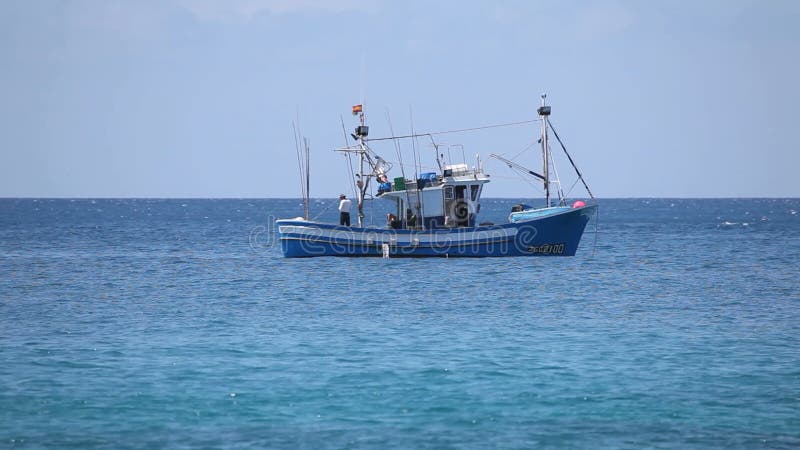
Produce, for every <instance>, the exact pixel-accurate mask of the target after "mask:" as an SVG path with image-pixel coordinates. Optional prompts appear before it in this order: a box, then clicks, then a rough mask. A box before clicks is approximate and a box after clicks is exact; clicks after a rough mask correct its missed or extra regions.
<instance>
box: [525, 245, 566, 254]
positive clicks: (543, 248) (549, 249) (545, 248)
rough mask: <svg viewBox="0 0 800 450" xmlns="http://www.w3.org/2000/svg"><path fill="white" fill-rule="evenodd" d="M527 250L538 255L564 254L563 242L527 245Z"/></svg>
mask: <svg viewBox="0 0 800 450" xmlns="http://www.w3.org/2000/svg"><path fill="white" fill-rule="evenodd" d="M528 251H529V252H531V253H535V254H540V255H562V254H564V244H563V243H562V244H542V245H532V246H530V247H528Z"/></svg>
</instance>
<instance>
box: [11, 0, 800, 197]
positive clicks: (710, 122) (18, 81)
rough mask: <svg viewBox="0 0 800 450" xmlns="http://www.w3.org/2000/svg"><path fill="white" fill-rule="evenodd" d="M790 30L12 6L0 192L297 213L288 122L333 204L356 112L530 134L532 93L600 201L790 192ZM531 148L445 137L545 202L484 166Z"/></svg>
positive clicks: (501, 135)
mask: <svg viewBox="0 0 800 450" xmlns="http://www.w3.org/2000/svg"><path fill="white" fill-rule="evenodd" d="M798 24H800V2H797V1H793V0H787V1H780V0H767V1H744V0H742V1H737V0H724V1H711V0H699V1H694V2H689V1H678V0H676V1H622V0H620V1H563V2H554V1H539V0H523V1H514V0H509V1H485V2H475V1H437V2H421V1H403V2H397V1H388V0H361V1H354V0H329V1H325V0H226V1H222V0H220V1H216V0H129V1H123V0H40V1H30V0H4V1H2V2H0V64H1V65H2V68H1V69H0V99H2V101H0V197H299V196H300V183H299V175H298V167H297V160H296V153H295V141H294V138H293V132H292V123H293V122H297V123H299V129H300V132H301V133H302V135H303V136H305V137H306V138H307V139H308V140H309V142H310V147H311V175H312V176H311V192H310V193H311V196H312V197H334V196H336V195H338V194H339V193H340V192H350V191H349V190H348V187H349V186H351V177H350V174H349V172H348V169H347V165H346V161H345V159H344V157H343V156H342V155H341V154H339V153H336V152H334V149H335V148H336V147H339V146H341V145H343V144H344V137H343V133H342V122H341V121H342V118H343V120H344V123H345V126H346V127H347V128H348V129H350V128H352V127H353V126H355V121H354V119H353V117H352V115H350V109H351V107H352V105H354V104H357V103H362V102H364V104H365V109H366V112H367V120H368V122H369V125H370V127H371V130H370V134H371V135H372V136H373V137H378V136H387V135H390V134H391V131H390V128H389V122H390V121H391V124H392V126H393V129H394V133H395V134H407V133H409V132H410V131H411V130H412V129H414V130H415V131H417V132H421V131H438V130H450V129H459V128H469V127H476V126H481V125H486V124H497V123H507V122H515V121H523V120H530V119H535V118H536V108H537V107H538V105H539V101H540V100H539V97H540V94H541V93H544V92H546V93H547V95H548V97H547V99H548V103H549V104H551V105H552V108H553V115H552V116H551V120H552V123H553V125H554V126H555V127H556V130H557V131H558V133H559V135H560V136H561V137H562V139H563V140H564V143H565V144H566V145H567V148H568V150H569V151H570V153H571V154H572V156H573V157H574V158H575V160H576V162H577V163H578V166H579V168H580V169H581V171H582V172H583V174H584V176H585V178H586V181H587V182H588V183H589V186H590V187H591V188H592V190H593V192H594V193H595V195H596V196H598V197H607V198H608V197H798V196H800V177H798V175H797V171H798V167H800V137H799V136H800V133H798V128H799V127H798V124H797V119H798V117H800V114H798V111H800V81H798V80H800V57H799V56H800V26H798ZM538 134H539V129H538V126H537V125H536V124H532V125H528V126H516V127H509V128H500V129H492V130H486V131H476V132H471V133H463V134H449V135H442V136H440V137H439V138H438V143H440V144H447V145H452V146H453V147H451V149H452V151H451V155H452V156H453V159H455V160H460V159H461V157H460V155H461V153H462V151H461V148H462V147H460V146H463V149H464V151H463V154H464V155H465V158H466V162H467V163H468V164H469V165H471V166H472V165H475V164H476V155H478V154H479V155H480V156H481V158H482V160H483V161H484V164H485V170H486V171H487V172H489V173H490V174H491V175H492V183H490V184H489V185H487V187H486V189H485V190H484V196H487V197H527V196H531V197H536V196H540V195H541V187H540V186H538V185H532V183H530V182H529V180H526V179H523V178H522V177H520V176H518V175H517V174H515V173H514V172H513V171H511V170H509V169H508V167H507V166H505V165H503V164H501V163H499V162H497V161H494V160H488V155H489V154H490V153H499V154H504V155H506V156H509V157H512V156H513V157H514V158H515V160H516V161H518V162H519V163H520V164H523V165H526V166H529V167H531V168H534V169H538V167H539V166H540V165H541V157H540V155H539V154H538V153H536V151H535V150H536V149H535V148H534V149H530V148H528V147H530V144H532V143H535V141H536V139H537V137H538ZM415 144H416V146H415V147H416V150H417V151H418V153H419V161H420V166H421V168H420V170H421V171H426V170H425V168H426V167H430V166H432V165H434V164H435V163H434V150H433V149H432V147H431V145H430V141H429V140H428V141H424V140H419V141H418V142H416V143H415ZM456 145H460V146H456ZM443 148H444V147H443ZM526 148H528V150H525V149H526ZM374 150H375V151H376V152H377V153H378V154H380V155H381V156H382V157H384V158H385V159H387V160H390V161H394V162H395V165H394V169H392V172H390V176H392V177H394V176H400V166H399V164H398V162H397V153H396V149H395V147H394V146H393V145H391V144H390V143H387V144H384V145H378V144H377V143H376V145H375V147H374ZM400 150H401V154H402V155H403V158H404V162H405V163H406V164H407V167H406V168H405V170H406V172H413V171H414V167H413V162H411V163H410V161H413V151H414V148H413V147H412V143H411V142H410V141H404V142H402V143H401V147H400ZM453 162H460V161H453ZM562 162H563V161H562ZM558 169H559V174H560V175H561V176H562V181H563V182H564V184H565V188H569V187H570V186H571V184H572V180H574V176H572V175H571V174H570V170H571V169H570V167H569V166H568V165H563V164H560V165H559V166H558ZM570 177H572V178H570ZM570 196H572V197H581V196H585V193H583V192H582V191H581V190H580V189H578V188H575V189H574V190H572V191H570Z"/></svg>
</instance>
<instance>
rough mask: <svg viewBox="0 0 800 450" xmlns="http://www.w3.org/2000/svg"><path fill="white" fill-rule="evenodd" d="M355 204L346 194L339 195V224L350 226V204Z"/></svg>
mask: <svg viewBox="0 0 800 450" xmlns="http://www.w3.org/2000/svg"><path fill="white" fill-rule="evenodd" d="M352 204H353V202H351V201H350V200H349V199H348V198H347V196H346V195H344V194H342V195H340V196H339V225H345V226H348V227H349V226H350V206H351V205H352Z"/></svg>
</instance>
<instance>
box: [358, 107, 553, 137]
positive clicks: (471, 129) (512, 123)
mask: <svg viewBox="0 0 800 450" xmlns="http://www.w3.org/2000/svg"><path fill="white" fill-rule="evenodd" d="M409 111H410V109H409ZM539 120H540V119H531V120H523V121H520V122H509V123H498V124H492V125H483V126H479V127H472V128H461V129H458V130H445V131H433V132H429V133H419V134H415V133H414V131H413V126H412V131H411V134H407V135H405V136H393V137H382V138H372V139H367V140H369V141H388V140H390V139H407V138H417V137H421V136H435V135H437V134H449V133H463V132H465V131H477V130H485V129H488V128H500V127H511V126H515V125H524V124H528V123H533V122H538V121H539Z"/></svg>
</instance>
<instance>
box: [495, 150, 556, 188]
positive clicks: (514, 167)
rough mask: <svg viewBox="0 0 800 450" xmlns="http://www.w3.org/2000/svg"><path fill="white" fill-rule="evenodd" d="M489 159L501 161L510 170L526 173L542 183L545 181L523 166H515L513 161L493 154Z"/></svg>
mask: <svg viewBox="0 0 800 450" xmlns="http://www.w3.org/2000/svg"><path fill="white" fill-rule="evenodd" d="M489 157H490V158H494V159H497V160H500V161H502V162H504V163H506V164H508V167H511V168H512V169H516V170H519V171H521V172H525V173H527V174H528V175H533V176H534V177H536V178H538V179H540V180H542V181H544V180H545V178H544V177H543V176H542V175H539V174H538V173H536V172H534V171H532V170H531V169H528V168H527V167H525V166H523V165H521V164H517V163H515V162H514V161H512V160H510V159H507V158H503V157H502V156H500V155H496V154H494V153H492V154H491V155H489Z"/></svg>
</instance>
